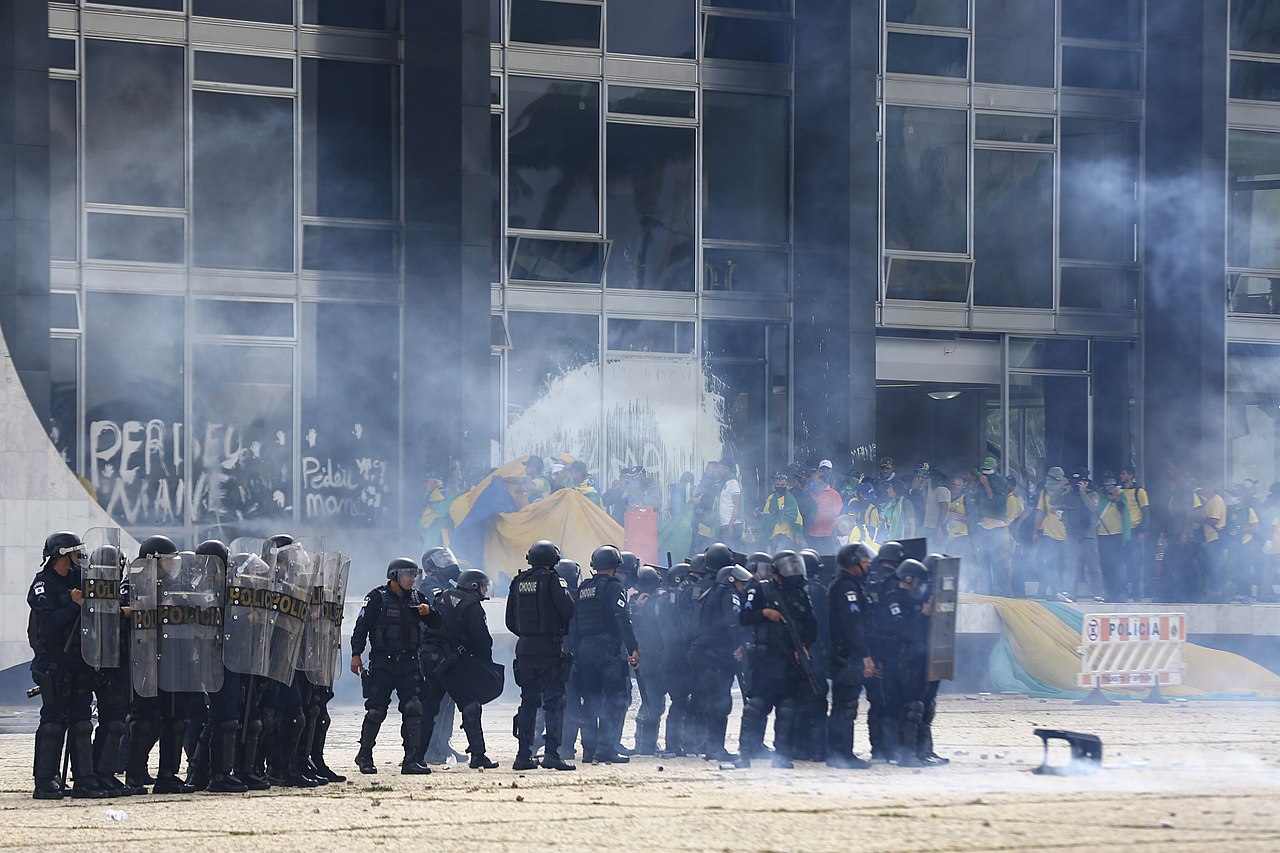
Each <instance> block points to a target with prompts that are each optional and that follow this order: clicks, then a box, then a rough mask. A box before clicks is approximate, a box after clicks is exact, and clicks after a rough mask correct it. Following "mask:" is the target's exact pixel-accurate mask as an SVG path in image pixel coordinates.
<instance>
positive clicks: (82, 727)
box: [71, 720, 93, 737]
mask: <svg viewBox="0 0 1280 853" xmlns="http://www.w3.org/2000/svg"><path fill="white" fill-rule="evenodd" d="M71 734H72V736H74V737H88V736H89V735H91V734H93V723H92V722H91V721H89V720H76V721H75V722H74V723H72V724H71Z"/></svg>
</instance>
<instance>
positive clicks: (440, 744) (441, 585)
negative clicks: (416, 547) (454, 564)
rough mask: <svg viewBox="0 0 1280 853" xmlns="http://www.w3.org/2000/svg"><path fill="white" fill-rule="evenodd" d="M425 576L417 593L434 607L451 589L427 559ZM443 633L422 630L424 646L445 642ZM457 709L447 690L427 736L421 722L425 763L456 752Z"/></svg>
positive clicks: (420, 747) (438, 760) (419, 655)
mask: <svg viewBox="0 0 1280 853" xmlns="http://www.w3.org/2000/svg"><path fill="white" fill-rule="evenodd" d="M423 564H424V565H423V575H422V580H420V581H419V582H418V592H421V593H422V595H423V597H424V598H426V600H427V604H430V605H431V608H432V609H433V610H434V609H435V607H436V604H437V603H438V602H439V600H440V597H441V596H442V595H444V593H445V590H448V589H452V586H451V585H450V584H449V582H448V581H446V580H442V579H441V578H440V577H438V576H437V575H434V574H432V573H431V572H430V571H429V570H428V569H427V566H428V565H430V564H429V563H428V562H427V560H426V559H425V557H424V559H423ZM433 638H434V639H433ZM444 639H445V638H444V633H443V631H442V629H439V628H428V627H425V626H424V627H423V629H422V649H424V650H425V649H426V648H427V647H428V646H429V645H431V644H432V643H434V644H435V645H439V644H440V643H441V642H444ZM422 654H423V652H422V650H420V651H419V653H418V663H419V668H420V669H422V666H421V665H422V662H423V661H422ZM426 674H427V670H426V669H422V675H423V696H424V697H425V696H426V689H427V683H426ZM456 711H457V704H456V703H455V702H454V701H453V698H452V697H450V696H449V694H448V693H446V694H445V695H444V696H443V697H442V698H441V700H440V710H439V711H438V712H437V713H436V715H435V717H434V718H432V720H431V734H430V735H426V732H427V721H426V720H425V719H424V720H423V721H422V731H423V733H424V737H426V738H427V739H426V740H423V741H422V742H421V743H420V744H419V754H420V755H421V756H422V758H421V763H422V764H444V763H445V761H446V760H448V758H449V756H450V755H451V754H452V753H453V748H452V747H451V746H450V745H449V736H450V735H451V734H452V733H453V718H454V714H455V712H456Z"/></svg>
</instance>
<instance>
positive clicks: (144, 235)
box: [85, 213, 186, 264]
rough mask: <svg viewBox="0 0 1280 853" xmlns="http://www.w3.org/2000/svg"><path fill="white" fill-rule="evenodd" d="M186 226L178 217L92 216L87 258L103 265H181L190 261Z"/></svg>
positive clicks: (120, 214)
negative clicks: (107, 263) (140, 263)
mask: <svg viewBox="0 0 1280 853" xmlns="http://www.w3.org/2000/svg"><path fill="white" fill-rule="evenodd" d="M185 226H186V221H185V220H184V219H182V218H181V217H177V216H135V215H130V214H123V213H90V214H89V216H88V222H87V225H86V240H85V242H86V244H87V246H86V255H87V256H88V257H90V258H93V259H94V260H99V261H142V262H144V263H155V264H180V263H183V262H184V261H185V259H186V244H185V241H184V235H185Z"/></svg>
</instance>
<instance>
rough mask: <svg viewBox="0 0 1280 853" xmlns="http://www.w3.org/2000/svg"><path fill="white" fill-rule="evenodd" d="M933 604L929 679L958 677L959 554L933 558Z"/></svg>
mask: <svg viewBox="0 0 1280 853" xmlns="http://www.w3.org/2000/svg"><path fill="white" fill-rule="evenodd" d="M932 562H933V566H932V568H933V577H932V579H931V582H932V587H933V604H932V608H931V613H930V616H929V666H928V676H927V680H928V681H943V680H949V679H952V678H955V672H956V602H957V601H958V599H959V594H960V558H959V557H936V558H934V559H933V561H932Z"/></svg>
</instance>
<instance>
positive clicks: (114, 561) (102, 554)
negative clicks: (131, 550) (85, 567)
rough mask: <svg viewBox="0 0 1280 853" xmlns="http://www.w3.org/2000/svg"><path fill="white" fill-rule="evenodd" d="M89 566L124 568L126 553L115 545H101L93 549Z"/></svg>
mask: <svg viewBox="0 0 1280 853" xmlns="http://www.w3.org/2000/svg"><path fill="white" fill-rule="evenodd" d="M89 564H90V565H92V566H116V567H118V568H121V569H123V568H124V552H123V551H121V550H120V549H119V548H117V547H116V546H115V545H101V546H99V547H97V548H94V549H93V553H92V554H91V555H89Z"/></svg>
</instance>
